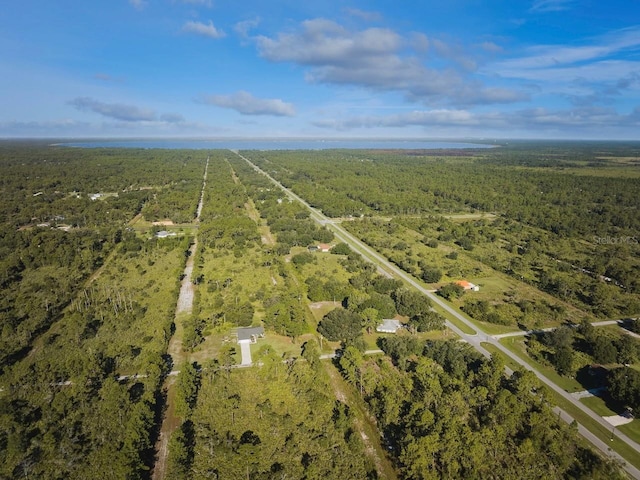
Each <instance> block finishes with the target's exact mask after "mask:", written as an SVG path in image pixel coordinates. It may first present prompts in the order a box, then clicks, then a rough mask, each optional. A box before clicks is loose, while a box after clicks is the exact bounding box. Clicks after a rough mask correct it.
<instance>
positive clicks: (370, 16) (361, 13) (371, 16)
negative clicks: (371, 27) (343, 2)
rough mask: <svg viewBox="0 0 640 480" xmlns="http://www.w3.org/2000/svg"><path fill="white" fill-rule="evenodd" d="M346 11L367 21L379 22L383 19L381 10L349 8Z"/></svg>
mask: <svg viewBox="0 0 640 480" xmlns="http://www.w3.org/2000/svg"><path fill="white" fill-rule="evenodd" d="M345 11H346V12H347V14H349V15H351V16H352V17H357V18H359V19H361V20H364V21H365V22H379V21H380V20H382V15H381V14H380V13H379V12H369V11H365V10H360V9H358V8H347V9H346V10H345Z"/></svg>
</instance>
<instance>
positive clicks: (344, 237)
mask: <svg viewBox="0 0 640 480" xmlns="http://www.w3.org/2000/svg"><path fill="white" fill-rule="evenodd" d="M231 151H232V152H233V153H235V154H236V155H238V156H239V157H240V158H242V159H243V160H244V161H245V162H247V163H248V164H249V165H250V166H251V167H252V168H253V169H254V170H255V171H256V172H258V173H260V174H262V175H264V176H265V177H267V178H268V179H269V180H270V181H271V182H272V183H273V184H274V185H276V186H277V187H278V188H280V189H281V190H282V191H283V192H284V193H285V194H286V195H287V197H289V198H290V199H292V200H295V201H298V202H300V203H301V204H302V205H304V206H305V207H306V208H307V209H308V210H309V212H310V213H311V218H312V219H313V220H315V221H316V222H317V223H319V224H321V225H325V226H326V227H327V228H330V229H331V230H332V231H333V233H334V235H335V236H336V238H337V239H338V240H340V241H342V242H344V243H346V244H348V245H349V246H350V247H351V249H352V250H354V251H355V252H357V253H359V254H360V255H362V257H363V258H365V259H367V260H368V261H370V262H371V263H373V264H374V265H377V266H378V267H379V268H382V269H383V270H385V271H387V272H389V273H392V274H393V275H395V276H396V277H398V278H400V279H402V280H404V281H405V282H406V283H408V284H410V285H411V286H413V287H414V288H416V289H417V290H418V291H420V292H421V293H423V294H424V295H426V296H427V297H429V298H430V299H431V301H433V303H435V304H436V305H438V306H440V307H441V308H442V309H443V310H445V311H446V312H447V313H448V314H449V315H451V316H453V317H454V318H455V319H457V320H458V321H459V322H462V323H463V324H464V325H466V326H467V327H468V328H470V329H471V330H472V331H475V332H476V333H475V334H473V335H470V334H467V333H465V332H463V331H462V330H460V329H459V328H458V327H456V326H455V325H454V324H453V323H451V322H450V321H449V320H447V322H446V323H447V327H448V328H450V329H451V330H453V331H454V332H455V333H456V334H457V335H459V336H460V338H462V339H463V340H465V341H467V342H468V343H469V344H470V345H472V346H473V347H474V348H475V349H476V350H478V351H479V352H480V353H482V355H484V356H486V357H490V356H491V354H490V353H489V351H488V350H487V349H485V348H484V347H483V346H482V345H481V343H482V342H484V343H488V344H491V345H493V346H494V347H495V348H496V349H497V350H498V351H500V352H501V353H502V354H503V355H506V356H507V357H509V358H510V359H511V360H513V361H514V362H516V363H517V364H519V365H521V366H522V367H523V368H525V369H526V370H529V371H531V372H533V373H534V374H535V375H536V376H537V377H538V378H539V379H540V381H541V382H542V383H544V384H545V385H546V386H547V387H549V388H551V389H552V390H553V391H554V392H556V393H557V394H558V395H560V396H561V397H562V398H563V399H565V400H566V401H568V402H570V403H571V404H573V405H574V406H575V407H576V408H578V409H580V410H582V411H583V412H584V413H585V414H586V415H588V416H589V417H590V418H591V419H593V420H594V421H595V422H597V423H598V424H599V425H601V426H602V427H603V428H605V429H606V430H607V431H609V430H611V425H610V424H609V423H608V422H607V421H606V420H604V419H603V418H602V417H601V416H599V415H597V414H596V413H595V412H594V411H593V410H591V409H590V408H587V407H586V406H585V405H584V404H582V403H581V402H580V401H578V400H576V399H575V398H573V397H572V396H571V395H570V394H569V393H568V392H566V391H565V390H563V389H562V388H560V387H559V386H558V385H556V384H555V383H554V382H552V381H551V380H550V379H548V378H547V377H545V376H544V375H543V374H542V373H540V372H539V371H537V370H536V369H535V368H533V367H532V366H531V365H529V363H527V362H526V361H524V360H523V359H521V358H520V357H518V356H517V355H516V354H514V353H512V352H511V351H510V350H509V349H507V348H506V347H505V346H503V345H502V344H501V343H500V342H499V341H498V340H497V339H496V338H494V337H493V336H491V335H488V334H487V333H485V332H483V331H482V330H481V329H480V328H478V327H477V326H476V325H474V324H473V323H472V322H471V321H470V320H469V319H467V318H466V317H465V316H464V315H462V314H461V313H460V312H458V311H457V310H455V309H454V308H453V307H451V305H449V304H448V303H447V302H445V301H444V300H443V299H442V298H440V297H438V296H437V295H435V294H434V293H432V292H430V291H429V290H427V289H426V288H425V287H423V286H422V285H421V284H420V283H418V282H417V281H416V279H415V278H413V277H412V276H411V275H409V274H407V273H406V272H405V271H404V270H401V269H400V268H399V267H397V266H395V265H393V264H392V263H391V262H389V260H388V259H387V258H385V257H383V256H382V255H380V254H379V253H378V252H376V251H375V250H373V249H372V248H371V247H369V246H368V245H365V244H364V243H363V242H361V241H360V240H359V239H358V238H356V237H355V236H353V235H352V234H350V233H349V232H347V231H346V230H345V229H344V228H343V227H342V226H341V225H340V224H338V223H335V222H333V221H332V220H331V219H330V218H329V217H327V216H326V215H324V214H323V213H322V212H321V211H319V210H318V209H316V208H314V207H312V206H311V205H309V203H307V202H306V201H305V200H304V199H303V198H301V197H299V196H298V195H296V194H295V193H294V192H292V191H291V190H290V189H288V188H286V187H285V186H284V185H282V184H281V183H280V182H278V181H277V180H276V179H275V178H273V177H272V176H271V175H269V174H268V173H266V172H265V171H263V170H262V169H260V168H259V167H258V166H257V165H255V164H254V163H253V162H251V161H250V160H249V159H247V158H246V157H244V156H243V155H241V154H240V153H239V152H238V151H237V150H231ZM555 410H556V412H558V414H559V416H560V418H562V419H563V420H565V421H566V422H568V423H570V422H572V421H573V420H574V419H573V418H572V417H571V416H570V415H569V414H568V413H566V412H565V411H563V410H562V409H560V408H559V407H556V409H555ZM578 431H579V433H580V434H581V435H582V436H583V437H584V438H586V439H587V440H588V441H589V442H591V443H592V444H593V445H594V446H595V447H596V448H597V449H598V450H600V451H602V452H603V453H604V455H605V456H611V457H613V458H614V459H616V460H619V461H620V462H622V464H623V468H624V469H625V470H626V471H627V472H628V473H629V474H630V475H631V476H633V478H636V479H640V470H639V469H638V468H636V467H634V466H633V465H631V464H629V463H628V462H627V461H625V459H624V458H623V457H622V456H621V455H619V454H618V453H617V452H615V451H613V450H611V449H610V448H611V447H610V445H607V444H606V443H604V442H603V441H601V440H600V439H599V438H598V437H596V436H595V435H594V434H592V433H591V432H590V431H589V430H588V429H586V428H585V427H583V426H582V425H578ZM615 435H616V437H617V438H619V439H620V440H622V441H623V442H624V443H626V444H627V445H629V446H630V447H631V448H632V449H633V450H635V452H636V453H637V454H638V455H640V445H639V444H638V443H636V442H635V441H633V440H632V439H631V438H629V437H628V436H627V435H625V434H623V433H622V432H620V431H617V432H616V434H615Z"/></svg>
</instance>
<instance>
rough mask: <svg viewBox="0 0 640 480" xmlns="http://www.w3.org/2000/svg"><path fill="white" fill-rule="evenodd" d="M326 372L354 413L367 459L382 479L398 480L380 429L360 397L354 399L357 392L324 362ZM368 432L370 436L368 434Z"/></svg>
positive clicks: (354, 425)
mask: <svg viewBox="0 0 640 480" xmlns="http://www.w3.org/2000/svg"><path fill="white" fill-rule="evenodd" d="M322 363H323V365H324V367H325V370H326V372H327V373H328V374H329V380H330V383H331V388H332V389H333V392H334V395H335V396H336V398H337V399H338V400H339V401H341V402H342V403H345V404H347V405H349V407H350V408H351V409H352V411H353V412H354V419H353V427H354V429H355V430H356V432H358V435H360V438H361V439H362V443H363V445H364V451H365V454H366V455H367V457H369V459H370V460H371V461H372V462H373V464H374V465H375V467H376V472H377V473H378V476H379V478H381V479H390V480H397V478H398V477H397V475H396V473H395V470H394V468H393V466H392V465H391V462H390V461H389V459H388V458H387V457H386V455H385V454H384V453H383V452H384V450H383V448H382V445H381V444H380V440H379V439H380V434H379V432H378V428H377V427H376V425H375V424H374V423H373V420H372V419H371V418H370V417H369V415H368V412H367V411H366V408H365V407H364V406H363V405H362V400H361V399H360V397H358V398H352V397H353V396H356V395H358V394H357V393H356V392H349V391H348V390H350V389H351V388H350V385H347V384H346V383H345V381H344V380H343V378H342V377H341V376H340V373H339V372H338V370H337V369H336V368H335V367H334V366H333V364H331V363H330V362H322ZM367 431H368V434H367Z"/></svg>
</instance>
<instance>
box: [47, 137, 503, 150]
mask: <svg viewBox="0 0 640 480" xmlns="http://www.w3.org/2000/svg"><path fill="white" fill-rule="evenodd" d="M58 145H62V146H69V147H83V148H168V149H196V150H216V149H219V150H228V149H231V150H328V149H334V148H348V149H382V150H384V149H407V150H413V149H418V150H421V149H428V150H433V149H459V148H491V147H493V146H494V145H489V144H484V145H483V144H478V143H465V142H437V141H430V142H427V141H421V140H364V139H363V140H259V139H242V140H230V139H227V140H162V139H160V140H91V141H82V142H69V143H60V144H58Z"/></svg>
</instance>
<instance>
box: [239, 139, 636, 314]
mask: <svg viewBox="0 0 640 480" xmlns="http://www.w3.org/2000/svg"><path fill="white" fill-rule="evenodd" d="M588 147H589V144H587V146H584V145H582V146H580V148H578V149H575V150H573V149H572V147H571V145H569V144H567V145H565V144H560V145H555V146H554V145H551V146H545V147H544V148H537V149H536V148H535V147H534V146H532V145H521V146H520V147H519V148H496V149H490V150H488V151H485V150H483V151H477V152H475V153H474V154H467V155H464V156H445V155H438V153H433V152H429V151H424V152H416V151H409V152H406V153H402V152H401V151H394V152H383V153H381V152H377V151H355V152H354V151H321V152H304V153H303V154H299V153H294V152H284V151H282V152H260V153H250V154H248V155H249V156H250V158H251V159H252V161H255V162H256V164H258V165H260V167H261V168H263V169H264V170H265V171H268V172H269V173H270V174H272V175H274V176H275V177H276V178H277V179H278V180H279V181H281V182H282V183H283V184H284V185H285V186H287V187H290V188H292V189H293V190H294V191H295V192H296V193H298V194H299V195H300V196H302V197H303V198H305V199H307V200H308V201H309V202H310V203H311V204H312V205H313V206H316V207H318V208H320V209H322V211H323V212H324V213H325V214H326V215H328V216H330V217H338V218H346V219H353V218H359V217H363V216H364V217H365V218H373V219H374V220H376V221H374V222H368V223H367V222H356V221H354V222H350V223H347V222H345V223H344V225H345V226H346V227H348V228H350V229H351V230H352V231H353V232H354V233H356V234H357V235H358V236H359V237H360V238H361V239H362V240H363V241H365V242H367V243H369V242H370V238H371V236H372V235H373V234H374V232H375V230H376V229H379V228H380V226H381V225H382V226H383V227H384V228H386V229H387V231H389V230H391V229H392V228H398V227H397V226H398V225H402V226H404V227H407V228H409V229H411V230H413V231H415V232H418V233H419V234H420V236H421V237H420V240H421V241H422V242H423V243H424V244H427V245H433V246H434V248H435V247H437V245H438V242H440V243H442V244H444V245H448V246H452V247H454V248H455V249H458V250H459V251H460V252H462V253H464V254H465V255H467V256H470V257H473V258H475V259H477V260H479V261H481V262H482V263H485V264H486V265H488V266H491V267H492V268H495V269H497V270H499V271H501V272H504V273H505V274H507V275H510V276H512V277H513V278H515V279H518V280H520V281H525V282H529V283H531V284H532V285H534V286H536V287H537V288H539V289H540V290H543V291H545V292H548V293H550V294H551V295H553V296H555V297H557V298H559V299H561V300H563V301H567V302H569V303H571V304H572V305H575V306H577V307H578V308H581V309H587V310H590V311H591V312H592V313H593V314H595V315H596V316H599V317H606V318H609V317H615V316H618V317H623V316H630V315H631V316H632V315H634V314H637V313H638V312H639V311H640V284H639V283H638V278H640V275H639V272H640V263H639V260H638V259H639V258H640V236H639V235H638V232H639V231H640V215H638V208H639V206H640V200H639V199H638V195H637V181H638V178H637V173H636V169H637V167H636V163H634V161H633V158H637V155H638V152H637V149H635V150H633V146H626V145H621V146H616V145H614V146H604V145H600V144H593V145H591V147H590V148H588ZM611 150H612V151H611ZM612 158H613V160H612ZM596 167H598V168H596ZM464 214H466V215H468V218H469V219H470V220H469V221H457V220H455V218H451V216H452V215H454V216H455V215H458V216H460V215H464ZM387 222H389V224H390V226H389V227H387V226H386V225H385V224H386V223H387ZM403 242H404V245H405V246H404V247H402V245H403ZM375 246H376V247H379V246H380V245H375ZM393 247H394V248H395V250H396V252H395V253H394V256H395V257H396V258H397V260H396V262H395V263H398V264H399V265H401V266H402V268H404V269H406V270H407V271H409V273H412V274H416V273H417V274H418V275H421V274H423V273H424V270H425V269H424V268H419V267H417V266H416V263H417V262H418V261H419V259H415V258H412V255H411V249H407V245H406V241H404V240H403V241H402V242H401V241H398V242H396V243H395V244H394V245H393ZM444 253H449V252H442V255H441V257H440V260H437V259H430V260H431V262H427V263H431V264H433V263H434V260H436V261H440V262H442V261H443V259H444ZM427 281H428V283H432V282H433V281H429V280H428V279H427ZM437 281H438V280H435V282H437Z"/></svg>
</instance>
